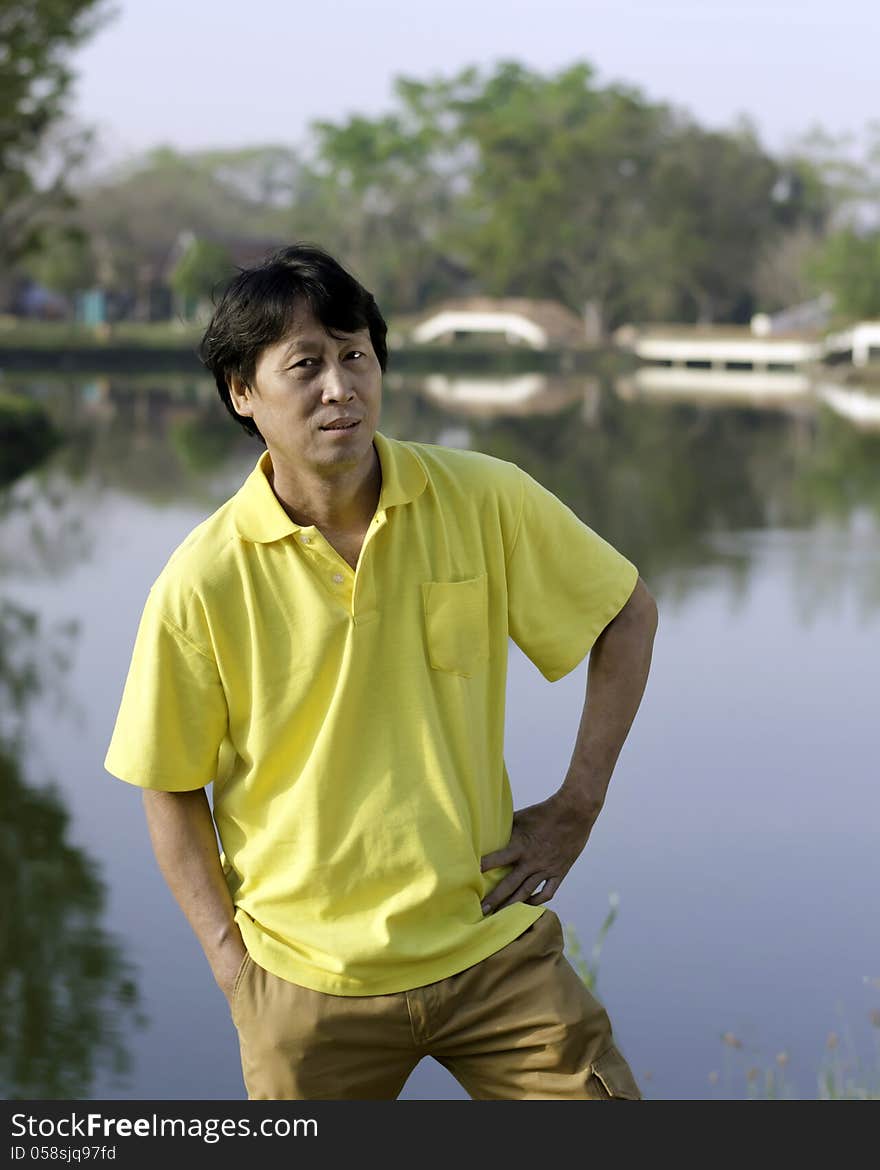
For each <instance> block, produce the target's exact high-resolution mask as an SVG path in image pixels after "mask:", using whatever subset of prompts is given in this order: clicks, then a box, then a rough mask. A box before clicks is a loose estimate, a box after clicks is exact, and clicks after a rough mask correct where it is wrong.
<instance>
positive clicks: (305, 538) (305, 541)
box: [300, 536, 312, 544]
mask: <svg viewBox="0 0 880 1170" xmlns="http://www.w3.org/2000/svg"><path fill="white" fill-rule="evenodd" d="M300 540H301V541H302V542H303V544H311V543H312V538H311V537H310V536H301V537H300Z"/></svg>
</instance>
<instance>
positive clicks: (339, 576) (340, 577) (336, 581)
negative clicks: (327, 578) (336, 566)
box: [333, 573, 345, 585]
mask: <svg viewBox="0 0 880 1170" xmlns="http://www.w3.org/2000/svg"><path fill="white" fill-rule="evenodd" d="M344 580H345V578H344V577H343V575H342V574H341V573H334V574H333V584H334V585H341V584H342V582H343V581H344Z"/></svg>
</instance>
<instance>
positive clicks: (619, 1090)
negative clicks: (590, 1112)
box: [590, 1044, 642, 1101]
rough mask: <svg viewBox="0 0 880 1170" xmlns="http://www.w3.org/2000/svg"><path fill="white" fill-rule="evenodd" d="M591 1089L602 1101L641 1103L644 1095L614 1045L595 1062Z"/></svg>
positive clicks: (591, 1073)
mask: <svg viewBox="0 0 880 1170" xmlns="http://www.w3.org/2000/svg"><path fill="white" fill-rule="evenodd" d="M590 1087H591V1089H593V1090H594V1091H595V1095H596V1099H597V1100H600V1101H640V1100H641V1099H642V1094H641V1093H640V1092H639V1086H638V1085H637V1084H636V1082H635V1078H634V1077H633V1075H632V1072H631V1071H630V1067H629V1065H628V1064H627V1063H626V1061H625V1060H624V1059H623V1056H622V1055H621V1053H620V1052H619V1051H618V1049H617V1048H615V1046H614V1045H613V1044H612V1045H611V1047H610V1048H606V1050H605V1051H604V1052H603V1053H602V1055H601V1056H599V1057H597V1059H596V1060H594V1061H593V1064H592V1065H591V1067H590Z"/></svg>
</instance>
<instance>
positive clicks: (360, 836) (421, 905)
mask: <svg viewBox="0 0 880 1170" xmlns="http://www.w3.org/2000/svg"><path fill="white" fill-rule="evenodd" d="M374 443H375V447H376V451H377V453H378V456H379V460H380V463H381V467H382V487H381V492H380V498H379V503H378V506H377V509H376V513H375V516H374V518H373V521H372V523H371V525H370V528H369V531H368V533H367V536H366V538H365V540H364V543H363V548H362V550H361V554H360V558H359V561H358V565H357V570H356V571H355V570H353V569H352V568H351V567H350V566H349V565H348V564H347V563H346V561H344V560H343V558H342V557H341V556H340V555H339V554H338V553H337V552H336V551H335V550H334V549H333V548H332V546H331V545H330V544H329V543H328V542H327V541H326V540H325V539H324V537H323V536H322V534H321V532H320V531H319V530H318V529H317V528H316V527H314V526H309V527H303V526H301V525H298V524H295V523H294V522H293V521H292V520H291V519H290V518H289V517H288V515H287V513H286V512H285V511H284V509H283V508H282V507H281V505H280V503H279V502H278V500H277V498H276V496H275V495H274V493H273V491H272V488H271V486H270V484H269V481H268V479H267V478H266V471H267V469H268V468H270V467H271V463H270V461H269V454H268V452H264V453H263V454H262V456H261V457H260V459H259V461H258V463H257V465H256V467H255V469H254V471H253V472H252V473H251V474H250V476H249V477H248V479H247V480H246V481H245V483H244V485H243V486H242V487H241V489H240V490H239V491H238V492H237V493H236V495H235V496H233V497H232V499H230V500H229V501H227V502H226V503H225V504H224V505H223V506H222V507H220V508H219V509H218V510H217V511H216V512H214V514H213V515H211V516H210V517H208V519H207V520H205V521H203V522H202V523H201V524H199V525H198V526H197V527H196V528H195V529H194V530H193V531H192V532H191V533H190V535H189V536H188V537H187V538H186V539H185V540H184V541H183V543H182V544H181V545H180V546H179V547H178V548H177V550H176V551H175V552H174V553H173V554H172V556H171V558H170V559H169V561H168V563H167V564H166V565H165V567H164V569H163V570H162V572H161V574H160V575H159V577H158V579H157V580H156V582H155V584H154V585H153V587H152V589H151V591H150V593H149V597H148V599H147V602H146V605H145V607H144V611H143V614H142V617H141V621H140V626H139V629H138V632H137V637H136V641H135V645H134V651H133V654H132V659H131V664H130V668H129V673H128V677H127V680H126V683H125V688H124V691H123V695H122V701H121V705H120V709H119V713H118V717H117V721H116V726H115V729H114V731H113V736H112V739H111V742H110V746H109V750H108V752H107V756H106V760H105V767H106V769H107V771H108V772H110V773H111V774H112V775H114V776H116V777H118V778H120V779H122V780H125V781H128V782H129V783H131V784H136V785H139V786H141V787H143V788H155V789H161V790H165V791H173V792H179V791H186V790H189V789H196V788H201V787H204V786H205V785H208V784H211V783H213V784H214V791H213V810H214V817H215V821H216V824H217V831H218V835H219V837H220V842H221V846H222V862H223V868H224V872H225V874H226V877H227V881H228V883H229V890H230V892H231V895H232V900H233V902H234V904H235V907H236V921H237V923H238V925H239V927H240V929H241V933H242V935H243V937H244V941H245V944H246V946H247V948H248V950H249V951H250V953H251V955H252V956H253V958H254V959H255V961H256V962H257V963H258V964H259V965H260V966H262V967H265V968H266V969H267V970H269V971H272V972H274V973H275V974H276V975H278V976H280V977H281V978H284V979H288V980H290V981H291V982H293V983H298V984H301V985H302V986H304V987H309V988H312V989H313V990H316V991H323V992H330V993H332V994H336V995H381V994H385V993H388V992H395V991H403V990H406V989H408V988H412V987H418V986H422V985H424V984H426V983H431V982H434V981H435V980H438V979H443V978H445V977H446V976H448V975H452V974H454V973H455V972H457V971H461V970H463V969H464V968H465V967H469V966H471V965H472V964H474V963H477V962H479V961H480V960H481V959H484V958H485V957H486V956H488V955H490V954H492V953H494V952H495V951H497V950H499V949H500V948H501V947H503V946H505V945H506V944H507V943H509V942H510V941H511V940H512V939H514V938H516V937H517V935H519V934H521V933H522V931H524V930H525V929H526V928H527V927H528V926H530V925H531V923H532V922H533V921H534V920H535V919H536V918H538V917H539V915H541V914H542V913H543V907H541V906H527V905H525V904H524V903H517V904H515V905H512V906H509V907H507V908H505V909H503V910H500V911H497V912H496V913H495V914H493V915H490V916H488V917H484V916H483V914H482V912H481V910H480V902H481V900H482V898H483V896H484V895H485V894H486V893H487V892H488V891H489V890H490V889H492V888H493V887H494V886H495V885H496V884H497V882H498V881H499V880H500V879H501V877H503V875H504V874H505V873H507V872H508V870H507V869H504V868H501V869H495V870H492V871H489V872H488V873H485V874H483V873H481V872H480V858H481V856H482V855H483V854H485V853H489V852H491V851H493V850H496V849H500V848H501V847H502V846H504V845H506V844H507V841H508V839H509V836H510V829H511V823H512V816H513V802H512V797H511V790H510V783H509V778H508V774H507V769H506V766H505V762H504V756H503V736H504V706H505V693H506V674H507V655H508V639H509V638H512V639H513V640H514V641H515V642H516V643H517V645H518V646H520V647H521V649H522V650H523V651H524V653H525V654H526V655H527V656H528V657H529V658H530V659H531V660H532V662H534V664H535V665H536V666H537V667H538V669H539V670H540V671H541V672H542V674H543V675H544V676H545V677H546V678H547V679H549V680H554V679H558V678H561V677H562V676H563V675H565V674H567V673H568V672H569V671H570V670H572V669H573V668H574V667H575V666H576V665H577V664H578V663H579V662H581V660H582V659H583V658H584V657H585V655H586V654H587V653H588V651H589V649H590V647H591V646H592V645H593V642H594V641H595V639H596V637H597V636H598V635H599V633H600V632H601V631H602V629H603V628H604V627H605V626H606V625H607V624H608V622H609V621H610V620H611V619H612V618H613V617H614V616H615V614H617V613H618V611H619V610H620V609H621V608H622V606H623V605H624V603H625V602H626V601H627V599H628V598H629V596H630V594H631V593H632V591H633V588H634V587H635V583H636V580H637V572H636V569H635V567H634V566H633V565H632V564H630V562H629V561H628V560H626V559H625V558H624V557H623V556H621V555H620V553H618V552H617V551H616V550H615V549H613V548H612V547H611V546H610V545H609V544H608V543H607V542H606V541H604V540H603V539H602V538H600V537H599V536H598V535H596V533H594V532H593V531H592V530H591V529H589V528H588V527H587V526H586V525H585V524H583V523H582V522H581V521H580V520H579V519H578V518H577V517H576V516H575V514H574V513H573V512H572V511H571V510H570V509H569V508H568V507H566V506H565V505H564V504H563V503H562V502H561V501H560V500H559V499H558V498H557V497H556V496H554V495H552V494H551V493H550V492H549V491H547V490H546V489H545V488H543V487H542V486H541V485H540V484H538V483H537V482H536V481H535V480H534V479H532V478H531V477H530V476H528V475H527V474H526V473H525V472H523V471H522V470H521V469H520V468H518V467H517V466H516V465H515V464H513V463H508V462H505V461H503V460H500V459H496V458H493V457H491V456H489V455H484V454H481V453H478V452H473V451H460V450H454V449H449V448H444V447H440V446H435V445H431V444H426V443H415V442H403V441H399V440H395V439H391V438H388V437H386V436H385V435H383V434H382V433H381V432H377V433H376V435H375V439H374ZM574 732H575V728H572V734H573V735H574ZM562 779H563V777H562V776H558V777H547V784H548V791H547V795H548V796H549V795H550V793H551V792H552V791H553V790H554V789H555V787H556V786H557V785H558V784H559V783H561V782H562Z"/></svg>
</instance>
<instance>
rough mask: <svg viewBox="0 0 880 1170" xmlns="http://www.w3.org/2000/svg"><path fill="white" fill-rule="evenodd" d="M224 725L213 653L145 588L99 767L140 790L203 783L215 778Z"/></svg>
mask: <svg viewBox="0 0 880 1170" xmlns="http://www.w3.org/2000/svg"><path fill="white" fill-rule="evenodd" d="M227 727H228V714H227V707H226V697H225V695H224V692H223V687H222V685H221V683H220V678H219V674H218V671H217V665H216V663H215V661H214V659H213V658H212V657H211V655H210V654H209V653H207V652H206V651H205V650H204V649H202V648H200V647H198V646H196V645H195V643H194V642H192V641H191V640H190V639H188V638H187V637H186V635H185V634H184V633H183V631H182V630H180V629H179V628H178V627H177V626H176V625H175V624H174V623H173V622H171V621H170V620H169V618H168V617H167V616H165V614H164V613H163V612H162V610H161V606H160V604H159V602H158V600H157V597H156V594H155V591H152V592H151V593H150V596H149V597H148V599H147V603H146V605H145V606H144V611H143V613H142V615H141V620H140V624H139V626H138V631H137V636H136V638H135V644H134V649H133V651H132V656H131V662H130V664H129V669H128V676H127V678H126V680H125V687H124V689H123V693H122V700H121V703H120V706H119V711H118V713H117V717H116V724H115V727H114V729H113V734H112V737H111V740H110V746H109V748H108V750H107V755H106V758H105V760H104V767H105V768H106V770H107V771H108V772H109V773H110V774H111V775H112V776H116V777H117V778H118V779H120V780H125V781H127V782H128V783H129V784H136V785H138V786H140V787H141V788H155V789H159V790H162V791H166V792H186V791H190V790H192V789H196V788H203V787H204V786H205V785H207V784H210V783H211V782H212V781H213V780H214V779H215V777H216V774H217V757H218V754H219V752H220V748H221V746H222V744H223V742H224V740H225V738H226V732H227Z"/></svg>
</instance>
